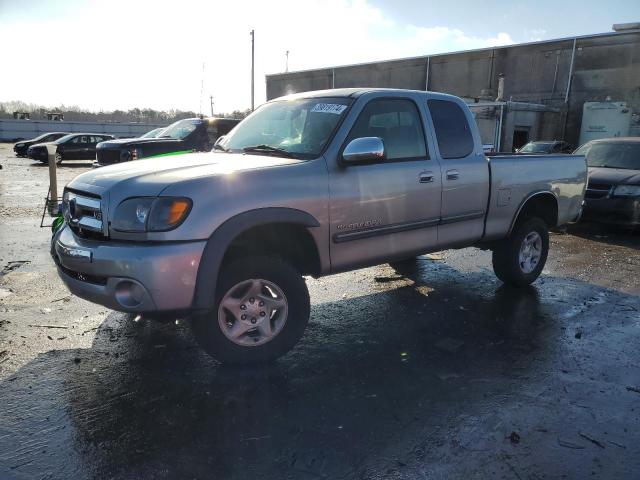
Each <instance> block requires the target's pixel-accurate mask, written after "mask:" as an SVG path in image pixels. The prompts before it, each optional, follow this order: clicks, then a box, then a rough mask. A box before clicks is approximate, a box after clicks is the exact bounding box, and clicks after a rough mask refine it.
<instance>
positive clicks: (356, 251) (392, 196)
mask: <svg viewBox="0 0 640 480" xmlns="http://www.w3.org/2000/svg"><path fill="white" fill-rule="evenodd" d="M327 115H331V113H327ZM424 132H425V130H424V126H423V117H422V115H421V114H420V110H419V107H418V105H417V103H416V102H415V101H414V100H413V99H410V98H402V97H393V98H374V99H372V100H370V101H369V102H368V103H367V104H366V105H365V106H364V108H363V109H362V111H361V112H360V114H359V116H358V117H357V119H356V120H355V122H354V123H353V125H352V126H351V128H350V132H349V134H348V135H347V138H346V139H345V141H344V142H343V144H342V149H344V147H345V146H346V145H347V144H348V143H349V142H350V141H351V140H353V139H356V138H362V137H379V138H381V139H382V141H383V143H384V146H385V152H386V158H385V159H384V160H380V161H379V162H377V163H369V164H363V165H348V166H347V165H341V164H340V162H339V158H338V159H336V160H337V161H336V168H335V169H333V171H331V173H330V176H329V189H330V216H331V218H330V235H331V265H332V269H333V270H334V271H337V270H344V269H348V268H352V267H357V266H364V265H374V264H376V263H381V262H384V261H388V260H389V259H393V258H402V257H403V256H410V255H413V254H417V253H424V252H426V251H429V250H431V249H433V248H435V247H436V244H437V228H438V227H437V225H438V220H439V214H440V188H441V182H440V166H439V164H438V162H437V160H434V159H433V157H432V155H430V154H429V150H428V149H427V144H426V138H425V133H424ZM342 149H341V150H340V153H338V157H339V156H340V155H341V152H342Z"/></svg>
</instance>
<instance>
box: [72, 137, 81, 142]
mask: <svg viewBox="0 0 640 480" xmlns="http://www.w3.org/2000/svg"><path fill="white" fill-rule="evenodd" d="M71 143H80V137H73V138H72V139H71Z"/></svg>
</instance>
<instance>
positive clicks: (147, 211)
mask: <svg viewBox="0 0 640 480" xmlns="http://www.w3.org/2000/svg"><path fill="white" fill-rule="evenodd" d="M190 211H191V200H190V199H188V198H182V197H179V198H175V197H157V198H148V197H138V198H128V199H127V200H124V201H123V202H122V203H120V205H118V208H116V213H115V215H114V217H113V222H112V225H113V228H114V229H115V230H118V231H120V232H166V231H167V230H173V229H174V228H176V227H178V226H179V225H180V224H181V223H182V222H183V221H184V219H185V218H187V215H189V212H190Z"/></svg>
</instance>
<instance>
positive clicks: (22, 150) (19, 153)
mask: <svg viewBox="0 0 640 480" xmlns="http://www.w3.org/2000/svg"><path fill="white" fill-rule="evenodd" d="M13 153H15V154H16V157H26V156H27V147H15V146H14V147H13Z"/></svg>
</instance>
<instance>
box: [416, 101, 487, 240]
mask: <svg viewBox="0 0 640 480" xmlns="http://www.w3.org/2000/svg"><path fill="white" fill-rule="evenodd" d="M427 106H428V110H429V112H430V115H431V120H432V122H433V130H434V133H435V137H436V143H437V146H438V151H439V154H440V158H441V165H442V207H441V214H440V216H441V219H440V228H439V229H438V243H439V245H440V246H443V247H453V246H460V245H467V244H468V245H470V244H473V243H474V242H476V241H477V240H479V239H480V238H481V237H482V234H483V231H484V217H485V214H486V210H487V202H488V197H489V162H488V160H487V158H486V157H485V156H484V153H483V151H482V148H480V147H478V148H477V149H476V147H475V146H476V145H480V140H479V138H477V139H474V130H473V129H472V126H473V123H471V122H473V121H474V120H473V117H471V114H470V113H469V111H468V109H466V108H463V107H462V106H461V105H459V104H458V103H457V102H455V101H451V100H444V99H430V100H428V101H427ZM476 137H478V135H477V134H476Z"/></svg>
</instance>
